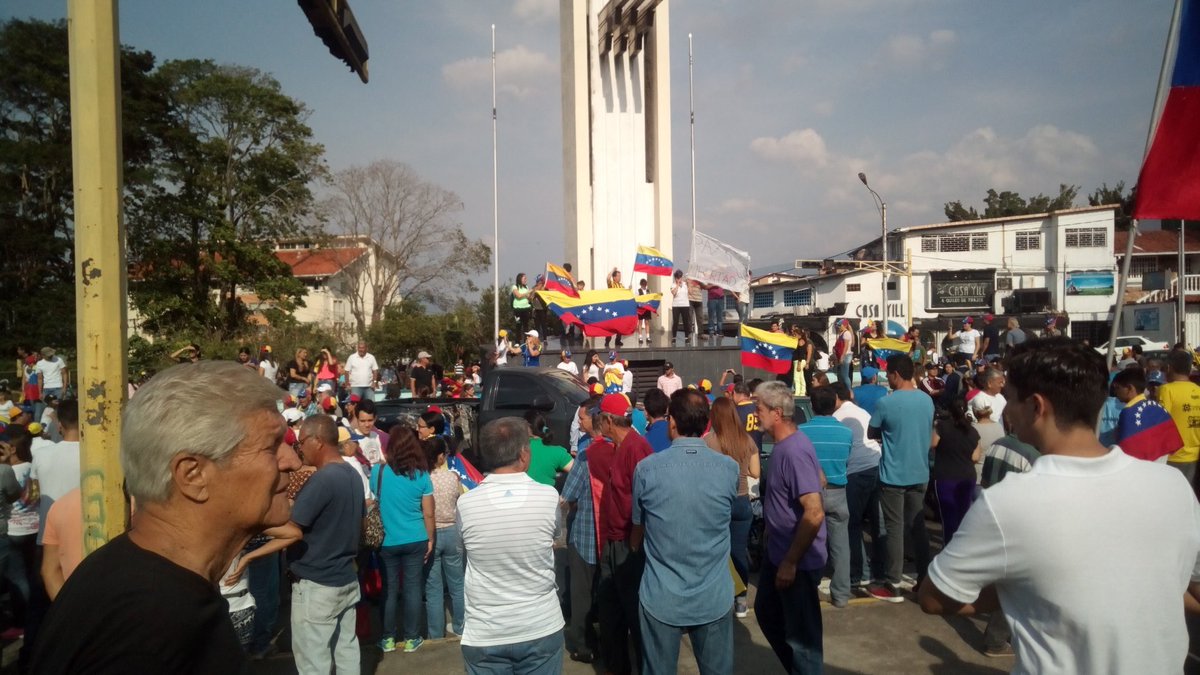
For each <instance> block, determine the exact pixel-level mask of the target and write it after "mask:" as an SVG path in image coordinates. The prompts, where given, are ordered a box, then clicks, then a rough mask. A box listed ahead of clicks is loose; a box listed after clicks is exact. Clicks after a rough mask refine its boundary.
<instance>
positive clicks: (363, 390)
mask: <svg viewBox="0 0 1200 675" xmlns="http://www.w3.org/2000/svg"><path fill="white" fill-rule="evenodd" d="M333 393H334V395H336V394H337V385H334V389H333ZM356 394H357V395H358V400H360V401H367V400H371V401H374V400H375V390H374V389H372V388H370V387H350V395H351V396H354V395H356Z"/></svg>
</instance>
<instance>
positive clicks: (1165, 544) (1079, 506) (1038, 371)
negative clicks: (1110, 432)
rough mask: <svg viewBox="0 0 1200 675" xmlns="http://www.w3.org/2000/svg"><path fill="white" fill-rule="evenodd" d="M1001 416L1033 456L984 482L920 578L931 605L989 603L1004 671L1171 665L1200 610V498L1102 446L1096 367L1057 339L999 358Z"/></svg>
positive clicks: (1083, 349)
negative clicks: (1000, 618)
mask: <svg viewBox="0 0 1200 675" xmlns="http://www.w3.org/2000/svg"><path fill="white" fill-rule="evenodd" d="M1007 377H1008V383H1007V385H1006V386H1005V393H1006V394H1007V397H1006V398H1007V399H1008V419H1009V422H1010V424H1011V428H1012V430H1013V431H1014V432H1015V433H1016V435H1017V437H1018V438H1019V439H1020V440H1021V441H1023V442H1025V443H1029V444H1030V445H1032V446H1034V447H1036V448H1038V449H1039V450H1041V452H1042V456H1041V457H1040V458H1039V459H1038V461H1037V463H1035V464H1034V465H1033V468H1032V470H1030V471H1029V472H1028V473H1024V474H1010V475H1008V476H1007V477H1005V479H1004V480H1003V481H1001V482H1000V483H998V484H996V485H994V486H992V487H990V488H988V489H986V490H984V491H983V495H982V496H981V497H980V498H979V499H977V500H976V501H975V503H974V504H973V505H972V506H971V509H970V510H969V511H968V512H967V517H966V519H965V520H964V521H963V523H962V526H961V527H960V528H959V530H958V532H957V533H956V534H955V535H954V539H953V540H952V541H951V542H950V544H949V545H948V546H947V547H946V548H945V549H944V550H943V551H942V552H941V554H940V555H938V556H937V558H936V559H935V560H934V561H933V563H932V564H931V565H930V566H929V575H928V577H927V578H926V579H925V581H924V583H922V584H921V585H920V587H919V591H918V596H919V601H920V603H921V608H922V609H924V610H925V611H926V612H928V613H931V614H961V615H970V614H974V613H975V612H988V611H992V610H994V609H996V607H997V602H998V603H999V608H1000V609H1001V610H1002V611H1003V612H1004V617H1005V618H1006V619H1007V620H1008V622H1009V624H1010V625H1011V626H1012V640H1013V648H1014V649H1015V651H1016V654H1017V663H1016V665H1015V667H1014V668H1013V671H1012V672H1014V673H1170V672H1174V673H1178V672H1180V671H1182V670H1183V668H1184V663H1185V661H1186V660H1187V658H1188V630H1187V625H1186V623H1185V616H1184V613H1185V610H1187V611H1190V612H1200V503H1197V501H1196V497H1195V496H1194V495H1193V493H1192V489H1191V486H1190V485H1189V484H1188V481H1187V480H1186V479H1185V478H1184V477H1183V476H1182V474H1180V472H1178V471H1174V470H1172V469H1171V468H1170V467H1166V466H1163V465H1161V464H1156V463H1154V462H1144V461H1139V460H1137V459H1134V458H1132V457H1130V456H1129V455H1126V454H1125V453H1124V452H1121V450H1120V448H1114V449H1111V450H1110V449H1109V448H1106V447H1105V446H1103V445H1102V444H1101V443H1100V442H1099V440H1098V439H1097V438H1096V432H1095V429H1094V425H1095V422H1096V419H1097V417H1098V416H1099V413H1100V408H1101V406H1102V405H1103V404H1104V399H1105V392H1106V386H1107V383H1108V372H1107V368H1105V364H1104V358H1103V357H1102V356H1100V355H1099V354H1098V353H1096V351H1095V350H1093V349H1091V348H1089V347H1087V346H1085V345H1083V344H1082V343H1078V342H1073V341H1071V340H1069V339H1067V338H1047V339H1042V340H1034V341H1030V342H1026V343H1025V344H1023V345H1020V346H1018V347H1016V348H1014V349H1013V351H1012V353H1011V354H1010V356H1009V358H1008V374H1007Z"/></svg>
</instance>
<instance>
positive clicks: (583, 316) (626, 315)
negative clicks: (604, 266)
mask: <svg viewBox="0 0 1200 675" xmlns="http://www.w3.org/2000/svg"><path fill="white" fill-rule="evenodd" d="M538 297H540V298H541V299H542V302H545V303H546V306H547V307H549V308H550V310H551V311H553V312H554V313H555V315H557V316H558V318H559V319H562V322H563V323H564V324H567V325H569V326H579V327H580V328H581V329H582V330H583V334H584V335H585V336H587V337H611V336H613V335H633V331H634V330H636V329H637V301H636V300H634V299H633V291H631V290H629V289H628V288H605V289H600V290H595V291H583V292H581V293H580V294H579V297H577V298H573V297H571V296H569V295H567V294H565V293H556V292H554V291H538Z"/></svg>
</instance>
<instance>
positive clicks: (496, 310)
mask: <svg viewBox="0 0 1200 675" xmlns="http://www.w3.org/2000/svg"><path fill="white" fill-rule="evenodd" d="M498 167H499V162H498V161H497V156H496V24H492V244H493V245H492V275H493V280H492V288H493V290H494V291H495V293H494V296H495V297H494V299H493V303H492V341H493V342H495V340H496V337H497V336H498V335H500V188H499V185H500V183H499V178H498V177H497V173H498Z"/></svg>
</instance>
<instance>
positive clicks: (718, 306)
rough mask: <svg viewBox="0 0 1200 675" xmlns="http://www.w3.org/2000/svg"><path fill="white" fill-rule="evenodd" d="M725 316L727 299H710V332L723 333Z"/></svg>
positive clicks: (712, 333)
mask: <svg viewBox="0 0 1200 675" xmlns="http://www.w3.org/2000/svg"><path fill="white" fill-rule="evenodd" d="M723 318H725V299H724V298H721V299H719V300H717V299H713V300H709V301H708V334H709V335H717V336H719V335H720V334H721V323H722V321H721V319H723Z"/></svg>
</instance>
